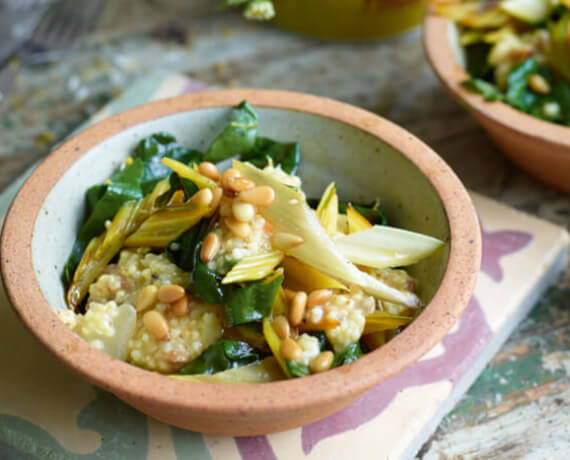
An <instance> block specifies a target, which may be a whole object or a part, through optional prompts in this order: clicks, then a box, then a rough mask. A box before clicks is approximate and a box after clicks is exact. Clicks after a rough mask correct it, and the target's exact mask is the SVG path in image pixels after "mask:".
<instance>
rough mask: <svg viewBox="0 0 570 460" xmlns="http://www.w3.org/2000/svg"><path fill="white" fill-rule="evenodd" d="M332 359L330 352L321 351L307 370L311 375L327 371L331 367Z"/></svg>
mask: <svg viewBox="0 0 570 460" xmlns="http://www.w3.org/2000/svg"><path fill="white" fill-rule="evenodd" d="M333 358H334V354H333V352H332V351H328V350H327V351H322V352H320V353H319V354H318V355H317V356H315V357H314V358H313V359H312V361H311V362H310V363H309V369H310V370H311V372H312V373H313V374H316V373H317V372H323V371H328V370H329V369H330V368H331V366H332V362H333Z"/></svg>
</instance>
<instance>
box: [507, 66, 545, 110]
mask: <svg viewBox="0 0 570 460" xmlns="http://www.w3.org/2000/svg"><path fill="white" fill-rule="evenodd" d="M537 72H538V63H537V62H536V59H534V58H528V59H527V60H526V61H523V62H522V63H521V64H519V65H518V66H516V67H515V68H514V69H513V70H512V71H511V73H509V77H508V80H507V101H508V102H509V104H511V105H512V106H514V107H516V108H518V109H520V110H523V111H525V112H527V111H529V110H530V109H531V107H532V106H533V105H534V104H536V102H537V100H538V99H539V95H538V94H536V93H534V92H533V91H531V90H530V89H529V88H528V79H529V77H530V76H531V75H533V74H535V73H537Z"/></svg>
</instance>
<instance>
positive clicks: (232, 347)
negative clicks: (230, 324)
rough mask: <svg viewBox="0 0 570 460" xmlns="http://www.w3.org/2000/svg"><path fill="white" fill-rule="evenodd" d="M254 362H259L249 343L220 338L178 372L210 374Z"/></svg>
mask: <svg viewBox="0 0 570 460" xmlns="http://www.w3.org/2000/svg"><path fill="white" fill-rule="evenodd" d="M256 362H259V355H258V354H257V353H256V352H255V350H254V349H253V348H252V347H250V346H249V344H247V343H245V342H241V341H237V340H220V341H219V342H217V343H214V344H213V345H210V346H209V347H208V348H207V349H206V350H205V351H204V352H203V353H202V354H201V355H200V356H199V357H198V358H196V359H195V360H194V361H192V362H190V363H189V364H187V365H186V366H184V367H183V368H182V369H180V372H179V373H180V374H182V375H189V374H207V375H212V374H215V373H217V372H222V371H225V370H228V369H234V368H236V367H241V366H246V365H248V364H252V363H256Z"/></svg>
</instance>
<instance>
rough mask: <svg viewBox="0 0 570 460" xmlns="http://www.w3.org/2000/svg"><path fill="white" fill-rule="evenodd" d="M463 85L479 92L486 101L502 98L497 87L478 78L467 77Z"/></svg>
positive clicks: (500, 99)
mask: <svg viewBox="0 0 570 460" xmlns="http://www.w3.org/2000/svg"><path fill="white" fill-rule="evenodd" d="M463 86H465V87H466V88H468V89H472V90H474V91H477V92H479V93H481V94H482V95H483V98H484V99H485V100H486V101H502V100H503V99H504V96H503V93H501V91H500V90H499V88H497V87H496V86H495V85H493V84H492V83H489V82H488V81H485V80H482V79H480V78H473V77H471V78H468V79H467V80H465V81H464V82H463Z"/></svg>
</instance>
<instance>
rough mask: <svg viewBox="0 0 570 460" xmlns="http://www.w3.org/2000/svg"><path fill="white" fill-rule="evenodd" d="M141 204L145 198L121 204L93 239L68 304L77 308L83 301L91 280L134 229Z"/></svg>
mask: <svg viewBox="0 0 570 460" xmlns="http://www.w3.org/2000/svg"><path fill="white" fill-rule="evenodd" d="M141 204H142V201H138V202H134V201H131V202H129V203H125V204H124V205H123V206H121V208H120V209H119V211H118V212H117V214H116V215H115V217H114V218H113V221H112V222H111V225H110V226H109V228H108V229H107V230H106V231H105V233H103V235H101V236H99V237H97V238H94V239H93V240H91V242H90V243H89V245H88V246H87V250H86V251H85V253H84V254H83V257H82V258H81V261H80V262H79V265H78V267H77V270H75V274H74V275H73V281H72V283H71V286H70V287H69V290H68V291H67V304H68V306H69V307H70V308H72V309H73V310H75V309H76V308H77V306H78V305H79V304H80V303H81V301H82V300H83V298H84V297H85V295H87V291H88V290H89V286H90V285H91V283H92V282H93V281H95V279H96V278H97V277H98V276H99V274H100V273H101V272H102V271H103V269H104V268H105V267H106V266H107V264H108V263H109V262H110V261H111V259H113V257H115V255H116V254H117V253H118V252H119V251H120V249H121V247H122V246H123V243H124V241H125V238H127V236H128V235H129V233H130V232H132V231H133V229H134V227H135V225H136V217H137V214H138V212H139V210H140V207H141Z"/></svg>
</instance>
